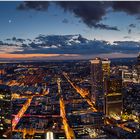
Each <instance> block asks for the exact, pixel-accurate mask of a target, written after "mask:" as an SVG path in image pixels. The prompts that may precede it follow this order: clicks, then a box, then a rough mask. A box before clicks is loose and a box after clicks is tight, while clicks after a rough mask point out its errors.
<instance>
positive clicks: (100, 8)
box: [56, 1, 119, 31]
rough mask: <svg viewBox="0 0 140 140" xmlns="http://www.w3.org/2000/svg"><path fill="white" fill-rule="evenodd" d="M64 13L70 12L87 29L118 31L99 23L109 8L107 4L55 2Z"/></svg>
mask: <svg viewBox="0 0 140 140" xmlns="http://www.w3.org/2000/svg"><path fill="white" fill-rule="evenodd" d="M56 3H57V4H58V5H59V6H61V7H62V8H63V9H64V10H65V11H69V12H72V13H73V14H74V15H75V16H76V17H79V18H80V19H81V20H82V21H83V22H84V23H85V24H86V25H87V26H88V27H90V28H92V27H94V28H99V29H106V30H115V31H119V29H118V28H117V27H112V26H109V25H105V24H103V23H100V21H102V19H103V18H104V16H105V15H106V12H107V8H108V7H109V5H108V2H100V1H94V2H92V1H74V2H72V1H71V2H70V1H67V2H66V1H65V2H64V1H63V2H62V1H59V2H56Z"/></svg>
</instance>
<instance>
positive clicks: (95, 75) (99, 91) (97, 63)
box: [91, 58, 103, 102]
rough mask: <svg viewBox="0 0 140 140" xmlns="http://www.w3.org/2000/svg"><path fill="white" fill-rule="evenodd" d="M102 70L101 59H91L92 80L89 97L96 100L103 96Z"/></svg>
mask: <svg viewBox="0 0 140 140" xmlns="http://www.w3.org/2000/svg"><path fill="white" fill-rule="evenodd" d="M102 79H103V70H102V61H101V59H100V58H95V59H94V60H91V80H92V93H91V94H92V95H91V98H92V99H93V100H95V102H97V101H98V100H100V99H102V98H103V86H102V85H103V80H102Z"/></svg>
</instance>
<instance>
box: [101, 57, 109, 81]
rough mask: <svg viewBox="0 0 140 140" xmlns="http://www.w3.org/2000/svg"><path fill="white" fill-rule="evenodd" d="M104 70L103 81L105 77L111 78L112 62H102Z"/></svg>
mask: <svg viewBox="0 0 140 140" xmlns="http://www.w3.org/2000/svg"><path fill="white" fill-rule="evenodd" d="M102 70H103V81H104V79H105V77H110V60H108V59H103V60H102Z"/></svg>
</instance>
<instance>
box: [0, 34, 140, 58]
mask: <svg viewBox="0 0 140 140" xmlns="http://www.w3.org/2000/svg"><path fill="white" fill-rule="evenodd" d="M125 38H129V36H128V37H127V36H126V37H125ZM11 40H12V38H11ZM14 40H15V38H14ZM27 40H28V39H26V40H25V42H26V43H13V44H11V43H7V42H3V41H0V52H1V53H10V54H80V55H94V54H104V53H106V54H107V53H108V54H110V53H126V54H127V53H128V54H130V53H137V52H138V51H139V49H140V42H135V41H115V42H113V43H112V44H110V43H109V42H107V41H103V40H96V39H94V40H88V39H86V38H84V37H82V36H81V35H39V36H38V37H36V38H35V39H33V40H32V41H31V42H28V41H27Z"/></svg>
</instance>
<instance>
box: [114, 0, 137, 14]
mask: <svg viewBox="0 0 140 140" xmlns="http://www.w3.org/2000/svg"><path fill="white" fill-rule="evenodd" d="M112 8H113V9H114V11H123V12H126V13H128V14H130V15H139V14H140V2H139V1H114V2H113V4H112Z"/></svg>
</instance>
